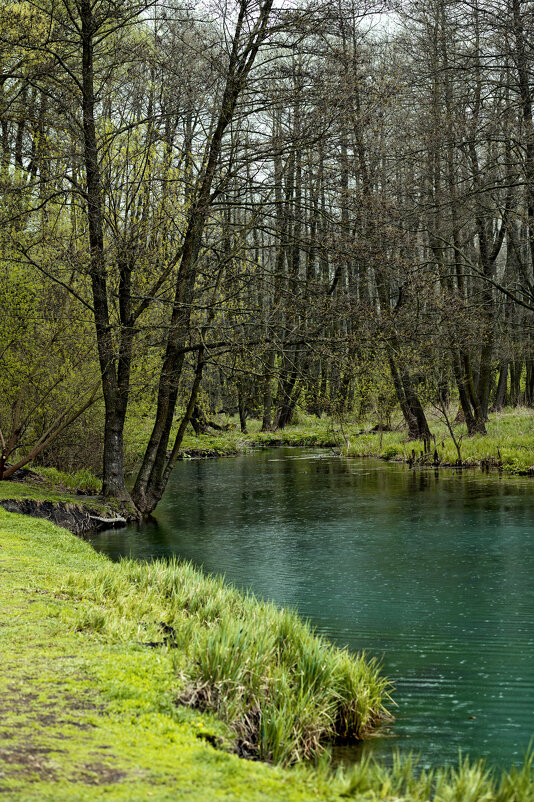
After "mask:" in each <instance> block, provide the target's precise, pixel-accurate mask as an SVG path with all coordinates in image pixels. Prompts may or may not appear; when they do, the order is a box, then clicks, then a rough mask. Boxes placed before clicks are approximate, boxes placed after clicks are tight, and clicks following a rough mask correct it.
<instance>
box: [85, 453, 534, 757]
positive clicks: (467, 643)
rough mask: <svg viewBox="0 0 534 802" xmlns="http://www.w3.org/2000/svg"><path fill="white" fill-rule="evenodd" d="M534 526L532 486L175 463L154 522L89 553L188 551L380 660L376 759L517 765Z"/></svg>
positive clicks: (532, 640)
mask: <svg viewBox="0 0 534 802" xmlns="http://www.w3.org/2000/svg"><path fill="white" fill-rule="evenodd" d="M533 524H534V482H533V481H532V480H528V479H513V478H508V477H504V478H499V477H498V476H497V475H495V476H487V475H484V474H482V473H475V472H469V473H463V474H462V473H459V472H456V473H455V472H453V471H442V472H440V473H439V474H437V473H435V472H434V471H410V470H409V469H407V468H406V467H405V466H396V465H387V464H385V463H383V462H376V461H373V460H348V459H343V458H339V457H334V456H331V455H328V454H325V453H318V452H316V451H309V450H308V451H305V450H298V449H278V450H276V451H272V450H270V451H264V452H261V453H258V454H253V455H247V456H242V457H237V458H234V459H221V460H216V461H190V462H184V463H181V464H179V465H178V466H177V467H176V469H175V470H174V473H173V475H172V478H171V482H170V484H169V488H168V490H167V493H166V495H165V497H164V499H163V501H162V502H161V506H160V507H158V510H157V523H156V524H153V525H152V524H151V525H149V526H146V527H144V528H142V529H129V530H119V531H115V532H108V533H103V534H101V535H99V536H98V537H97V538H95V541H94V544H95V546H96V548H98V549H99V550H101V551H104V552H106V553H108V554H109V555H111V556H112V557H114V558H116V557H118V556H120V555H131V556H133V557H136V558H139V559H150V558H153V557H161V556H165V555H170V554H178V555H180V556H183V557H185V558H188V559H190V560H192V561H193V562H194V563H196V564H197V565H201V566H203V567H204V568H205V569H206V570H207V571H211V572H216V573H223V574H225V575H226V577H227V579H228V580H231V581H232V582H234V583H236V584H237V585H239V586H240V587H251V588H252V589H253V590H254V591H255V592H256V593H257V594H259V595H261V596H264V597H267V598H270V599H273V600H275V601H276V602H278V603H280V604H285V605H291V606H294V607H296V608H298V610H299V611H300V613H301V614H302V615H304V616H306V617H308V618H310V619H311V621H312V622H313V623H314V625H315V626H316V628H317V629H318V630H319V631H321V632H323V633H324V634H325V635H327V636H328V637H329V638H331V639H332V640H334V641H336V642H337V643H338V644H340V645H348V646H349V648H350V649H352V650H354V651H359V650H361V649H365V650H366V651H367V652H368V653H369V654H371V655H377V656H380V657H381V658H382V660H383V666H384V671H385V673H386V674H387V675H388V676H389V677H390V678H391V679H392V680H393V682H394V684H395V686H396V692H395V700H396V703H397V708H396V710H395V715H396V721H395V723H394V725H393V727H392V728H391V732H390V733H389V736H387V737H381V738H376V739H372V741H370V742H369V743H368V745H367V746H366V747H365V748H366V749H371V750H372V751H373V752H374V753H375V754H377V755H380V756H385V757H386V756H388V755H390V754H391V752H392V747H398V748H400V749H401V750H406V751H408V750H414V751H416V752H419V753H421V755H422V757H423V763H424V764H426V765H430V764H441V763H443V762H444V760H446V761H450V762H456V761H457V758H458V750H459V749H461V750H462V754H466V753H469V754H470V755H471V756H473V757H474V756H477V757H478V756H485V757H486V758H487V759H488V762H490V763H491V764H495V765H509V764H511V763H519V762H521V760H522V757H523V755H524V752H525V750H526V749H527V747H528V745H529V742H530V739H531V737H532V736H533V734H534V659H533V658H534V529H533ZM392 736H393V737H392Z"/></svg>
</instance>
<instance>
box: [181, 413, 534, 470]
mask: <svg viewBox="0 0 534 802" xmlns="http://www.w3.org/2000/svg"><path fill="white" fill-rule="evenodd" d="M299 419H300V422H299V423H298V424H297V425H295V426H288V427H286V428H285V429H282V430H278V431H276V432H261V431H260V422H259V421H256V420H252V421H250V422H249V426H248V428H249V431H248V432H247V433H246V434H243V433H241V432H239V431H238V429H237V428H232V429H230V430H229V431H226V432H218V433H217V434H207V435H199V436H195V435H193V434H188V435H187V437H186V438H184V443H183V448H182V452H181V458H182V459H187V458H191V457H204V456H208V457H216V456H226V455H231V454H237V453H242V452H246V451H247V450H250V449H253V448H266V447H270V446H310V447H317V448H333V449H336V450H338V451H339V453H340V454H343V455H345V456H350V457H376V458H377V459H383V460H387V461H394V462H404V463H407V464H414V465H431V466H433V467H458V466H459V464H461V466H462V467H466V468H476V467H481V468H484V469H487V468H495V469H498V470H501V471H503V472H505V473H511V474H516V475H533V474H534V412H533V410H532V409H530V408H526V407H525V408H516V407H514V408H507V409H505V410H503V411H502V412H499V413H491V414H490V416H489V420H488V423H487V431H488V433H487V435H475V436H473V437H468V436H467V431H466V427H465V424H463V423H454V424H453V431H454V435H455V439H456V444H455V443H454V441H453V439H452V437H451V435H450V432H449V430H448V427H447V425H446V423H445V421H444V420H443V418H442V417H441V416H437V417H435V418H434V419H432V418H430V428H431V431H432V433H433V435H434V439H433V440H432V441H431V448H430V452H428V453H426V454H425V453H424V452H425V444H424V443H423V441H420V440H409V439H408V436H407V432H406V430H405V428H404V427H403V425H402V421H401V420H400V419H395V418H392V421H391V427H390V429H389V430H387V431H384V430H380V427H379V426H378V425H377V423H376V421H375V420H374V419H369V420H365V421H360V420H358V421H357V420H350V419H348V420H346V421H343V423H341V422H336V421H332V420H329V419H326V418H325V419H317V418H314V417H311V416H305V415H303V414H302V413H301V414H300V416H299ZM231 425H233V424H231ZM458 448H459V449H460V456H459V455H458Z"/></svg>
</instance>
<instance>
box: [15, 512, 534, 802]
mask: <svg viewBox="0 0 534 802" xmlns="http://www.w3.org/2000/svg"><path fill="white" fill-rule="evenodd" d="M175 569H176V567H175V568H174V569H173V570H175ZM0 571H1V582H0V632H1V633H2V667H3V671H2V672H1V673H0V711H1V719H2V721H1V725H0V732H1V743H0V793H1V794H2V798H3V799H5V800H9V801H10V802H29V801H30V800H32V802H33V800H35V799H39V800H45V801H46V800H50V802H51V801H52V800H54V801H56V800H58V801H59V802H61V801H62V800H82V799H83V800H99V799H103V798H106V799H110V800H117V801H118V800H132V799H135V800H137V799H139V800H144V799H154V800H173V801H174V802H175V801H176V800H182V799H184V800H185V799H187V800H193V802H205V800H208V799H210V800H211V799H214V800H215V799H224V800H228V801H229V802H230V801H232V800H235V801H236V802H245V801H246V802H249V801H251V802H254V800H265V799H268V800H270V802H271V801H272V802H277V801H278V800H280V802H282V801H283V802H300V800H312V799H313V800H319V802H322V800H324V801H325V802H326V800H329V802H335V801H337V800H339V802H341V800H342V799H347V798H350V799H354V800H358V802H360V801H361V802H363V800H367V801H368V802H369V800H378V799H381V800H386V802H387V801H389V802H393V801H394V800H395V802H403V801H404V800H405V801H406V802H408V800H410V801H414V800H420V801H421V802H426V801H427V800H429V799H431V798H432V799H434V800H452V799H458V800H460V799H461V800H462V802H482V800H484V802H487V800H488V799H492V800H499V802H512V801H513V802H523V801H524V802H526V800H529V799H531V790H532V787H533V786H532V783H533V781H534V772H533V770H532V761H528V760H527V761H526V763H525V766H524V767H523V769H521V770H512V771H511V772H509V773H508V772H506V773H504V774H503V775H502V776H501V777H500V778H495V777H493V776H491V775H490V774H489V773H488V772H486V770H485V769H484V766H483V765H482V764H470V763H469V762H468V761H462V762H461V763H460V765H459V766H458V767H457V768H454V767H453V768H444V769H438V770H436V771H420V770H418V768H417V766H416V762H415V761H413V760H411V759H409V760H407V761H405V762H403V763H401V762H400V761H398V760H395V761H394V766H393V769H388V768H386V767H384V766H381V765H379V764H376V763H373V762H372V761H364V762H363V763H361V764H358V765H356V766H353V767H352V768H350V769H346V770H341V769H338V770H337V771H336V772H333V771H332V770H331V769H330V768H329V765H328V761H327V760H323V761H320V762H319V764H318V765H317V767H316V768H310V767H307V766H305V765H302V764H300V765H297V766H294V767H293V768H290V769H287V768H282V767H280V766H273V765H268V764H267V763H263V762H257V761H251V760H243V759H242V758H241V757H239V756H238V754H236V752H235V749H236V745H238V744H237V742H238V740H239V737H240V733H239V732H237V731H236V730H235V729H233V728H232V727H231V726H229V725H228V716H226V719H227V720H226V722H225V721H224V718H225V715H224V711H222V710H219V715H218V716H215V715H213V714H211V713H208V712H206V711H202V710H200V709H198V708H191V707H188V706H186V705H184V704H179V703H178V702H179V701H180V700H181V701H187V699H185V698H184V692H186V691H187V693H188V694H189V701H191V696H190V694H191V691H192V690H193V689H194V688H195V685H194V683H191V681H190V680H191V677H192V676H194V675H192V674H191V665H192V664H193V663H194V659H192V658H194V656H193V654H192V652H191V650H189V651H188V649H186V648H184V646H183V643H182V645H181V646H180V647H178V643H177V641H178V639H179V637H180V635H179V633H178V632H177V627H176V623H177V622H176V620H175V619H173V618H171V617H170V615H169V613H170V608H171V606H172V605H176V604H177V603H179V604H180V605H181V609H182V615H181V618H182V619H183V620H182V623H181V624H180V626H179V627H178V628H182V626H183V627H185V629H186V631H187V632H188V633H189V635H188V640H189V641H190V642H191V643H192V644H193V643H194V642H195V641H196V644H197V645H202V647H203V650H204V653H206V649H205V647H206V645H207V644H208V643H209V642H210V638H211V643H212V644H214V643H216V642H217V631H218V630H219V629H220V625H219V620H220V617H221V616H220V610H219V614H217V608H218V607H219V608H220V606H221V599H223V598H225V593H228V592H230V594H231V596H232V598H233V601H234V612H235V609H236V608H241V609H244V607H245V606H246V608H247V610H248V615H249V616H251V619H252V623H253V625H254V627H255V631H256V632H258V634H259V635H262V637H263V634H264V629H265V628H264V627H262V625H261V622H260V620H259V618H258V612H257V611H258V609H259V608H258V607H254V601H253V600H252V599H248V601H247V600H246V599H244V598H243V597H241V596H240V595H239V594H237V593H235V592H233V591H225V590H224V587H223V583H222V582H220V581H218V580H209V579H206V578H205V577H203V576H202V575H201V574H199V573H198V572H196V571H193V569H191V568H188V569H187V571H186V574H188V576H189V582H188V583H187V582H185V581H182V582H181V583H180V584H178V583H177V582H176V581H175V580H176V575H175V576H174V581H172V582H171V583H170V584H169V583H168V579H169V576H172V574H169V573H166V572H165V571H162V570H161V567H158V566H157V565H154V564H152V565H145V564H135V563H126V564H125V565H123V566H121V565H117V564H113V563H110V562H109V560H107V559H106V558H104V557H103V556H101V555H98V554H97V553H96V552H94V550H93V549H92V548H91V547H90V545H89V544H88V543H86V542H84V541H82V540H80V539H79V538H76V537H74V536H73V535H71V534H69V533H68V532H66V531H65V530H62V529H59V528H57V527H55V526H54V525H52V524H49V523H45V522H43V521H40V520H34V519H30V518H27V517H25V516H21V515H13V514H9V513H6V512H3V511H2V510H0ZM186 578H187V577H186V576H185V577H183V579H184V580H185V579H186ZM226 598H227V597H226ZM184 600H185V601H186V602H187V604H185V605H184V604H183V602H184ZM225 606H227V605H225ZM267 607H268V608H269V610H270V611H271V615H275V612H274V608H272V607H271V606H267ZM175 609H178V608H177V607H175ZM254 611H256V615H254ZM209 614H211V616H212V619H211V624H210V623H209V622H208V621H206V620H205V621H204V623H203V624H202V625H201V620H202V618H203V617H204V619H206V618H207V617H208V615H209ZM214 615H215V618H214V617H213V616H214ZM217 615H218V617H217ZM275 617H276V616H275ZM278 620H279V622H281V623H284V626H285V627H286V637H285V638H284V641H283V642H284V643H287V641H288V640H289V641H291V640H292V639H293V637H294V634H295V631H297V634H298V630H299V625H298V624H297V623H296V622H295V620H294V619H293V618H292V617H291V616H289V615H288V614H286V613H280V614H279V618H278ZM228 621H229V619H227V624H226V627H225V629H226V632H228V631H229V623H228ZM289 625H291V627H292V629H293V634H291V633H288V632H287V628H288V626H289ZM300 627H302V625H300ZM223 629H224V628H223ZM300 632H301V633H302V632H303V630H302V628H301V629H300ZM236 634H237V633H236V632H234V633H233V640H234V642H235V636H236ZM309 637H311V636H309ZM218 643H219V645H221V639H220V638H219V640H218ZM307 643H308V645H310V644H313V643H316V647H317V648H316V650H315V653H313V652H310V650H309V649H306V650H303V649H301V650H300V652H301V656H303V655H304V654H307V655H308V658H312V657H313V654H315V656H317V655H318V654H319V652H320V649H319V644H318V643H317V642H315V641H314V640H313V638H312V639H311V640H307ZM239 646H240V652H242V653H243V655H246V656H247V662H248V656H249V654H250V656H251V657H253V656H254V653H253V652H252V653H249V650H248V648H246V646H244V645H243V643H240V644H239ZM241 647H243V648H241ZM318 649H319V651H318ZM212 654H213V652H212ZM222 655H223V652H222V651H221V650H219V652H218V656H219V657H221V656H222ZM236 656H237V655H236V652H235V651H234V653H233V658H235V657H236ZM226 657H227V658H228V657H232V652H231V650H230V651H229V652H226ZM219 663H220V660H219ZM307 664H308V668H307V670H308V671H310V670H311V669H312V668H313V660H312V659H308V661H307ZM197 665H198V664H197ZM319 665H323V663H322V662H320V663H319ZM361 665H362V664H360V666H361ZM232 666H233V668H234V673H233V674H232V673H231V669H232ZM236 666H237V663H236V660H235V659H231V660H226V661H225V663H224V669H223V672H222V674H221V675H220V677H219V680H220V681H221V682H222V683H223V685H221V687H226V688H227V689H231V688H232V686H233V687H234V689H236V688H238V687H239V685H240V684H241V683H240V682H236V681H235V680H236V674H235V670H236ZM315 666H316V668H317V666H318V664H317V662H316V663H315ZM252 668H253V666H252V665H251V664H250V662H249V669H252ZM365 676H368V675H365V673H364V677H365ZM187 677H189V681H187ZM196 677H197V679H198V675H196ZM316 679H318V677H317V675H316ZM225 683H226V686H225V685H224V684H225ZM203 687H204V689H205V687H206V685H204V686H203V684H202V683H201V684H200V685H198V684H197V685H196V692H197V693H201V692H202V689H203ZM295 690H296V689H293V691H292V696H293V695H295ZM296 696H297V698H298V696H299V693H298V692H297V693H296ZM300 696H301V699H300V701H301V703H303V704H304V706H303V707H302V708H301V710H300V712H299V715H300V716H302V715H303V714H306V712H307V709H308V706H307V704H306V702H305V699H304V698H303V697H302V693H301V694H300ZM365 696H366V693H365V682H364V683H363V685H360V686H359V693H358V701H359V704H360V705H361V704H366V700H365ZM234 703H235V696H234ZM292 705H293V700H292V699H290V698H287V707H286V708H284V709H283V712H284V715H287V713H288V712H290V711H291V709H292ZM287 734H288V733H287V731H286V735H285V737H287ZM241 736H242V731H241ZM243 747H244V744H241V745H240V750H241V752H242V753H243Z"/></svg>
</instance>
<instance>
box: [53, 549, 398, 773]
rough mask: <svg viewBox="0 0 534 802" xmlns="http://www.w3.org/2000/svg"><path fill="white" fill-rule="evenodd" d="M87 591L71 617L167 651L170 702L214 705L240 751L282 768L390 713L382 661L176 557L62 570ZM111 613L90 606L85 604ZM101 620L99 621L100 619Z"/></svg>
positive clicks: (74, 591) (67, 587) (79, 591)
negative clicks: (173, 681) (174, 684)
mask: <svg viewBox="0 0 534 802" xmlns="http://www.w3.org/2000/svg"><path fill="white" fill-rule="evenodd" d="M62 592H64V593H65V592H66V593H68V594H70V595H71V596H73V597H79V598H83V600H84V605H83V608H80V607H79V608H78V613H77V617H76V616H75V620H74V619H73V621H72V626H73V627H74V628H76V629H84V630H88V629H91V626H92V622H93V621H94V623H95V626H94V627H93V629H94V631H95V633H99V634H100V636H101V635H102V633H103V632H104V630H105V624H103V621H105V620H107V621H108V627H107V632H105V634H106V636H107V637H113V638H118V639H121V638H123V639H132V638H135V639H138V640H139V642H140V643H143V642H145V643H146V644H147V645H150V646H151V647H154V645H161V646H162V647H163V648H167V649H173V650H174V655H175V665H176V671H177V674H178V675H179V678H180V681H181V691H180V693H179V697H178V699H177V701H178V702H180V703H181V704H188V705H191V706H193V707H197V708H199V709H202V710H207V711H213V712H216V713H217V714H218V715H219V716H220V717H222V718H223V719H224V720H225V721H226V722H227V723H228V724H229V725H230V726H231V727H232V728H233V729H234V731H235V733H236V748H237V750H238V751H239V752H240V753H241V754H245V755H249V756H254V757H258V758H260V759H263V760H268V761H271V762H274V763H282V764H289V763H293V762H295V761H297V760H300V759H309V758H312V757H314V756H315V755H317V754H318V753H319V752H320V751H321V750H322V749H323V748H324V747H325V746H326V745H327V744H328V743H329V742H333V741H336V740H356V739H361V738H363V737H364V736H365V735H366V734H368V733H369V732H370V731H371V730H372V729H374V728H376V727H377V726H378V725H379V724H380V723H381V721H382V720H384V719H385V718H386V717H388V713H387V707H386V705H387V703H388V701H389V700H390V696H389V691H390V686H389V683H388V681H387V680H386V679H385V678H384V677H382V676H381V674H380V669H379V665H378V663H377V662H376V661H374V660H368V659H366V657H365V656H364V655H358V656H354V655H351V654H349V652H348V651H346V650H341V649H339V648H337V647H335V646H333V645H332V644H331V643H329V642H328V641H327V640H325V639H324V638H322V637H321V636H320V635H318V634H316V633H315V632H314V631H313V630H312V628H311V626H310V625H309V624H308V623H306V622H304V621H302V620H301V619H300V618H299V617H298V615H297V614H296V613H294V612H292V611H289V610H285V609H279V608H277V607H276V606H275V605H274V604H271V603H268V602H264V601H261V600H258V599H256V598H255V597H254V596H253V595H251V594H246V593H245V594H243V593H240V592H239V591H238V590H236V589H235V588H234V587H232V586H231V585H227V584H225V583H224V581H223V580H222V579H221V578H220V577H213V576H206V575H203V574H202V573H201V572H200V571H198V570H197V569H195V568H194V567H193V566H192V565H191V564H190V563H187V562H182V561H179V560H176V559H172V560H169V561H168V562H167V561H155V562H152V563H140V562H135V561H133V560H124V561H122V562H121V563H120V564H113V563H109V564H104V565H103V567H102V568H99V569H98V570H96V571H93V572H91V573H88V574H84V575H80V574H76V575H73V576H71V577H67V578H66V579H65V582H64V587H63V588H62ZM91 604H93V605H94V607H95V608H98V610H100V611H102V610H107V611H108V614H107V619H106V616H102V615H96V612H95V611H93V612H91V613H89V612H88V611H89V609H90V605H91ZM97 624H98V626H97Z"/></svg>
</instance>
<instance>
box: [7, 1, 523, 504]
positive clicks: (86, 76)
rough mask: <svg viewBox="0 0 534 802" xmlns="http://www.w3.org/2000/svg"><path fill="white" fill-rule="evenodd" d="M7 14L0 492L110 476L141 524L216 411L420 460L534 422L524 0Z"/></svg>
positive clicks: (111, 490) (128, 6) (33, 7)
mask: <svg viewBox="0 0 534 802" xmlns="http://www.w3.org/2000/svg"><path fill="white" fill-rule="evenodd" d="M1 16H2V25H1V29H0V48H1V49H0V221H1V226H0V247H1V260H0V299H1V300H0V306H1V309H2V315H1V317H0V327H1V336H0V343H1V346H0V383H1V386H2V394H1V396H0V432H1V444H2V456H1V458H0V478H2V477H3V478H9V476H10V475H12V473H13V472H14V471H15V470H17V469H18V468H20V467H22V466H23V465H25V464H27V463H28V462H29V461H31V460H36V461H41V462H42V463H43V464H45V465H46V464H48V465H52V466H56V467H62V466H63V465H68V466H69V468H72V469H74V470H76V469H80V468H84V467H86V466H88V467H90V468H91V469H92V470H94V471H95V472H96V473H98V474H99V475H100V476H101V477H102V481H103V493H104V495H106V496H110V497H117V498H119V499H122V500H123V501H124V502H125V503H126V504H127V506H128V507H129V509H130V511H131V513H132V514H133V515H141V516H142V515H146V514H148V513H150V512H151V511H152V510H153V509H154V507H155V506H156V504H157V503H158V501H159V499H160V498H161V496H162V494H163V491H164V489H165V486H166V484H167V481H168V478H169V476H170V473H171V471H172V468H173V466H174V464H175V462H176V459H177V456H178V454H179V451H180V446H181V443H182V440H183V437H184V433H185V431H186V427H187V426H188V424H189V423H190V422H192V423H193V424H196V429H197V430H198V428H199V427H200V428H202V425H203V423H204V422H205V420H206V416H208V417H213V416H214V415H215V414H216V413H219V412H221V411H224V412H227V413H228V412H233V413H234V414H239V418H240V424H241V428H243V429H245V428H246V418H247V416H254V417H256V418H258V419H259V420H260V421H261V428H262V430H263V431H265V432H268V431H272V430H277V431H280V430H282V429H283V428H284V427H285V426H287V425H288V424H289V423H290V422H291V421H292V418H293V416H294V414H295V410H296V409H301V410H304V411H305V412H306V413H307V414H308V415H313V416H317V417H321V416H323V415H327V416H331V417H334V418H342V417H343V416H344V415H356V416H362V415H365V414H366V413H368V412H369V411H371V412H372V411H378V412H379V415H380V420H381V421H382V420H385V421H386V422H387V420H388V419H389V417H390V415H391V413H392V412H393V411H395V410H397V411H398V412H399V414H402V418H403V421H404V425H405V432H406V436H407V438H411V439H422V440H423V441H424V443H425V450H426V449H427V448H428V449H430V448H431V446H430V438H431V434H432V432H431V426H430V425H429V421H428V411H427V410H428V407H429V406H432V407H434V408H438V409H439V410H440V411H441V412H442V413H443V415H444V417H445V419H446V420H447V425H448V426H449V428H450V425H451V424H452V423H453V422H454V421H455V420H461V421H463V422H464V423H465V427H466V433H467V435H472V434H484V433H485V432H486V425H487V420H488V414H489V412H490V411H494V410H497V411H498V410H501V409H502V408H503V407H504V406H505V405H512V406H514V405H519V404H521V405H524V406H526V407H530V406H531V405H532V404H533V403H534V362H533V354H532V347H531V334H532V331H531V319H532V318H531V316H532V311H533V310H534V297H533V292H534V289H533V281H534V279H533V265H534V219H533V218H534V130H533V120H532V102H533V83H532V65H533V52H532V36H531V33H532V24H533V19H532V16H533V8H532V4H531V3H530V2H526V0H491V2H490V0H465V2H463V0H454V2H453V1H452V0H430V1H429V2H425V3H421V2H419V1H418V0H414V1H413V2H412V1H411V0H406V2H402V3H392V4H390V5H387V6H386V5H383V4H380V3H373V2H370V3H367V2H366V0H364V1H363V2H360V1H359V0H338V1H337V2H333V0H332V2H330V1H327V2H324V3H322V2H318V1H317V0H311V1H310V2H306V0H304V2H298V3H291V4H287V5H283V4H282V5H279V4H275V3H274V2H273V0H263V2H262V1H259V0H239V1H238V2H235V3H220V4H219V3H213V4H209V3H207V4H196V5H195V6H194V7H193V6H191V7H189V6H187V5H186V4H181V3H179V2H176V3H174V2H166V3H163V2H160V0H154V1H153V2H126V1H125V2H116V1H115V0H79V2H71V1H70V0H56V1H55V2H41V1H40V0H39V2H32V0H29V1H28V2H20V3H19V2H4V3H3V4H2V7H1ZM140 421H142V422H143V426H144V429H145V430H146V432H147V436H146V440H145V442H144V444H143V447H142V450H141V451H140V454H139V460H138V464H137V465H136V475H135V481H134V482H133V484H132V486H131V488H129V489H128V490H127V489H126V483H125V431H127V430H128V427H130V429H131V428H135V426H136V422H140ZM69 432H70V434H68V433H69Z"/></svg>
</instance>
